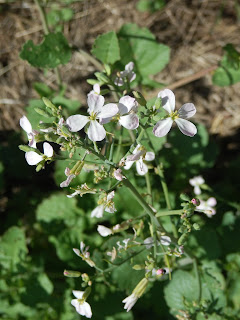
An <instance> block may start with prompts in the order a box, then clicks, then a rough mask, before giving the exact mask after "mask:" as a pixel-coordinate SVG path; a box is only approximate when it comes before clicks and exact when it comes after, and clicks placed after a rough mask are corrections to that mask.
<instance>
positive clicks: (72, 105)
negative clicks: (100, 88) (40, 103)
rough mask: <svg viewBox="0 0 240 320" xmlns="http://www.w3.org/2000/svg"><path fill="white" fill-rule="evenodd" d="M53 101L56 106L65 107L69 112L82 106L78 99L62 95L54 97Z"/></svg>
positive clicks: (73, 111) (71, 112)
mask: <svg viewBox="0 0 240 320" xmlns="http://www.w3.org/2000/svg"><path fill="white" fill-rule="evenodd" d="M52 102H53V103H54V104H55V105H56V106H61V107H65V108H66V109H67V110H68V111H69V114H73V113H75V112H76V111H77V110H78V109H79V107H80V102H79V101H78V100H70V99H67V98H64V97H62V96H56V97H54V98H53V99H52Z"/></svg>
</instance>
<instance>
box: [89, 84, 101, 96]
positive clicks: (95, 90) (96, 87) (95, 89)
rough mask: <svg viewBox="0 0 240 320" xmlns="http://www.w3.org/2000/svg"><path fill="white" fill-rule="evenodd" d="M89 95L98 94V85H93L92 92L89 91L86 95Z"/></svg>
mask: <svg viewBox="0 0 240 320" xmlns="http://www.w3.org/2000/svg"><path fill="white" fill-rule="evenodd" d="M90 94H97V95H99V94H100V85H99V84H98V83H96V84H94V86H93V90H91V91H90V92H89V94H88V95H90Z"/></svg>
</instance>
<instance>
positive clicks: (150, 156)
mask: <svg viewBox="0 0 240 320" xmlns="http://www.w3.org/2000/svg"><path fill="white" fill-rule="evenodd" d="M154 159H155V154H154V152H147V150H146V149H145V148H144V147H143V146H141V145H140V144H138V145H137V146H136V148H135V149H134V150H133V153H132V155H130V156H127V159H126V162H125V166H124V169H125V170H129V169H130V168H131V166H132V165H133V163H134V162H136V169H137V173H138V174H139V175H141V176H143V175H145V174H146V173H147V172H148V166H147V165H146V164H145V163H144V161H152V160H154Z"/></svg>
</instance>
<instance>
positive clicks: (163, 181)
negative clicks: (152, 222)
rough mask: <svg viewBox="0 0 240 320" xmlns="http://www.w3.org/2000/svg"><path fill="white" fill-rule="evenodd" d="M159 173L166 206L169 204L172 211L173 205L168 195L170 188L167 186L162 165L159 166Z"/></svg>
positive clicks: (168, 206)
mask: <svg viewBox="0 0 240 320" xmlns="http://www.w3.org/2000/svg"><path fill="white" fill-rule="evenodd" d="M157 172H158V175H159V177H160V181H161V185H162V188H163V193H164V197H165V201H166V204H167V208H168V209H169V210H171V209H172V208H171V203H170V200H169V195H168V187H167V184H166V180H165V177H164V173H163V167H162V165H161V164H158V166H157Z"/></svg>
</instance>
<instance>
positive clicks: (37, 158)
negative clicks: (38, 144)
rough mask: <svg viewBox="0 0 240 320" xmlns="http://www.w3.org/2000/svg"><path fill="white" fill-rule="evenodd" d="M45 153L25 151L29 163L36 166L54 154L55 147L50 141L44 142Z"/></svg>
mask: <svg viewBox="0 0 240 320" xmlns="http://www.w3.org/2000/svg"><path fill="white" fill-rule="evenodd" d="M43 153H44V154H38V153H37V152H34V151H29V152H26V153H25V158H26V161H27V163H28V164H29V165H30V166H34V165H36V164H38V163H39V162H41V161H42V160H51V158H52V156H53V148H52V146H51V145H50V144H49V143H48V142H44V144H43Z"/></svg>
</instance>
